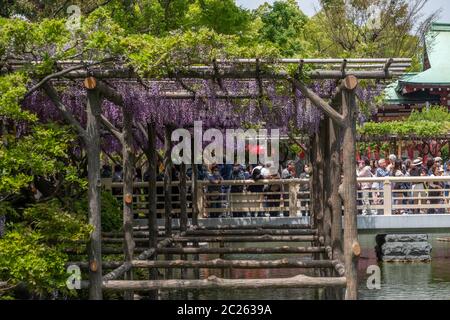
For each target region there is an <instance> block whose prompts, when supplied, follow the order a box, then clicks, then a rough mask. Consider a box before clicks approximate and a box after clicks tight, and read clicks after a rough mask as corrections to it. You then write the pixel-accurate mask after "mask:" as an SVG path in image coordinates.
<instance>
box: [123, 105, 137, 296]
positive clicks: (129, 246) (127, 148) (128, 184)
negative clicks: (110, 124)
mask: <svg viewBox="0 0 450 320" xmlns="http://www.w3.org/2000/svg"><path fill="white" fill-rule="evenodd" d="M122 114H123V146H122V156H123V195H124V196H123V232H124V253H125V261H126V262H131V261H132V260H133V253H134V247H135V243H134V239H133V220H134V217H133V182H134V164H135V154H134V148H133V141H134V140H133V113H132V112H130V111H129V110H126V108H125V107H123V108H122ZM125 279H126V280H133V270H132V269H130V271H128V272H126V273H125ZM124 298H125V299H126V300H132V299H133V292H131V291H127V292H125V294H124Z"/></svg>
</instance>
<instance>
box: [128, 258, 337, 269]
mask: <svg viewBox="0 0 450 320" xmlns="http://www.w3.org/2000/svg"><path fill="white" fill-rule="evenodd" d="M336 263H338V262H337V261H331V260H311V261H301V260H297V259H281V260H222V259H214V260H207V261H190V260H172V261H161V260H158V261H142V260H141V261H133V267H136V268H207V269H223V268H236V269H279V268H293V269H294V268H300V269H312V268H334V266H335V264H336Z"/></svg>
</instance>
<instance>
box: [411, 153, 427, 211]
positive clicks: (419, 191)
mask: <svg viewBox="0 0 450 320" xmlns="http://www.w3.org/2000/svg"><path fill="white" fill-rule="evenodd" d="M422 165H423V161H422V159H415V160H414V161H413V163H412V168H411V171H410V176H411V177H420V176H421V172H422ZM411 190H412V192H411V195H412V197H413V198H414V205H421V204H422V200H421V199H420V198H425V197H426V196H427V194H426V192H425V185H424V183H423V182H415V183H412V187H411ZM414 213H421V211H420V209H415V210H414Z"/></svg>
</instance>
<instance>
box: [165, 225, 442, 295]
mask: <svg viewBox="0 0 450 320" xmlns="http://www.w3.org/2000/svg"><path fill="white" fill-rule="evenodd" d="M375 236H376V233H373V234H364V235H360V237H359V238H360V242H361V247H362V257H361V259H360V262H359V266H358V276H359V279H360V288H359V289H360V290H359V292H360V298H361V299H364V300H381V299H383V300H410V299H414V300H430V299H432V300H440V299H445V300H450V243H445V242H438V241H437V238H439V237H445V236H447V237H448V234H446V235H443V234H437V233H435V234H431V235H430V237H431V239H432V241H431V242H432V245H433V252H432V256H433V259H432V262H431V263H420V264H383V263H380V264H379V263H378V262H377V259H376V255H375V250H374V247H375ZM230 245H231V244H230ZM235 245H237V244H235ZM282 245H285V244H261V243H259V244H247V246H249V247H254V246H267V247H268V246H282ZM291 245H299V246H301V245H302V244H294V243H292V244H291ZM284 257H286V256H283V255H235V256H233V255H227V256H225V259H233V258H235V259H247V260H273V259H281V258H284ZM289 257H298V258H301V259H307V257H308V256H305V255H289ZM216 258H219V256H215V255H211V256H209V257H204V259H216ZM371 265H379V266H380V268H381V289H380V290H369V289H368V288H367V285H366V281H367V279H368V277H369V276H370V275H368V274H366V270H367V268H368V267H369V266H371ZM311 272H312V271H311V270H304V269H300V270H299V269H260V270H243V269H233V270H217V269H212V270H207V269H201V270H200V277H201V278H202V279H205V278H207V277H209V276H211V275H216V276H218V277H222V276H225V277H226V278H231V279H242V278H245V279H258V278H259V279H264V278H287V277H293V276H295V275H297V274H299V273H301V274H306V275H312V274H311ZM188 274H189V277H190V278H192V277H193V273H192V270H190V272H189V273H188ZM175 275H176V276H177V273H175ZM323 297H324V295H323V290H318V289H256V290H255V289H240V290H234V289H233V290H227V289H218V290H191V291H189V292H180V291H172V292H170V293H169V292H167V291H165V292H162V297H161V298H163V299H182V300H184V299H201V300H204V299H212V300H225V299H230V300H236V299H237V300H240V299H245V300H268V299H274V300H315V299H321V298H323Z"/></svg>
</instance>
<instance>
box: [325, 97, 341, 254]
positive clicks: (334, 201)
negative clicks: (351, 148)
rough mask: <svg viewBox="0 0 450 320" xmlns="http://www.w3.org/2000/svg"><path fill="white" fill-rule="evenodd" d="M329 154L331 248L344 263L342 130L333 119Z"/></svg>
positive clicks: (337, 108)
mask: <svg viewBox="0 0 450 320" xmlns="http://www.w3.org/2000/svg"><path fill="white" fill-rule="evenodd" d="M341 97H342V95H338V99H337V101H336V102H335V103H333V107H334V108H335V109H336V110H337V111H338V112H339V111H340V109H341V104H342V101H341ZM328 126H329V131H328V134H329V136H328V152H329V161H330V162H329V164H328V166H329V169H330V171H329V187H330V190H329V198H328V199H327V202H329V204H330V208H331V247H332V248H333V259H336V260H340V261H343V257H342V254H343V246H342V199H341V196H340V195H339V186H340V185H341V161H340V157H341V128H340V127H339V126H338V125H336V124H335V123H334V121H333V120H332V119H329V120H328Z"/></svg>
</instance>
